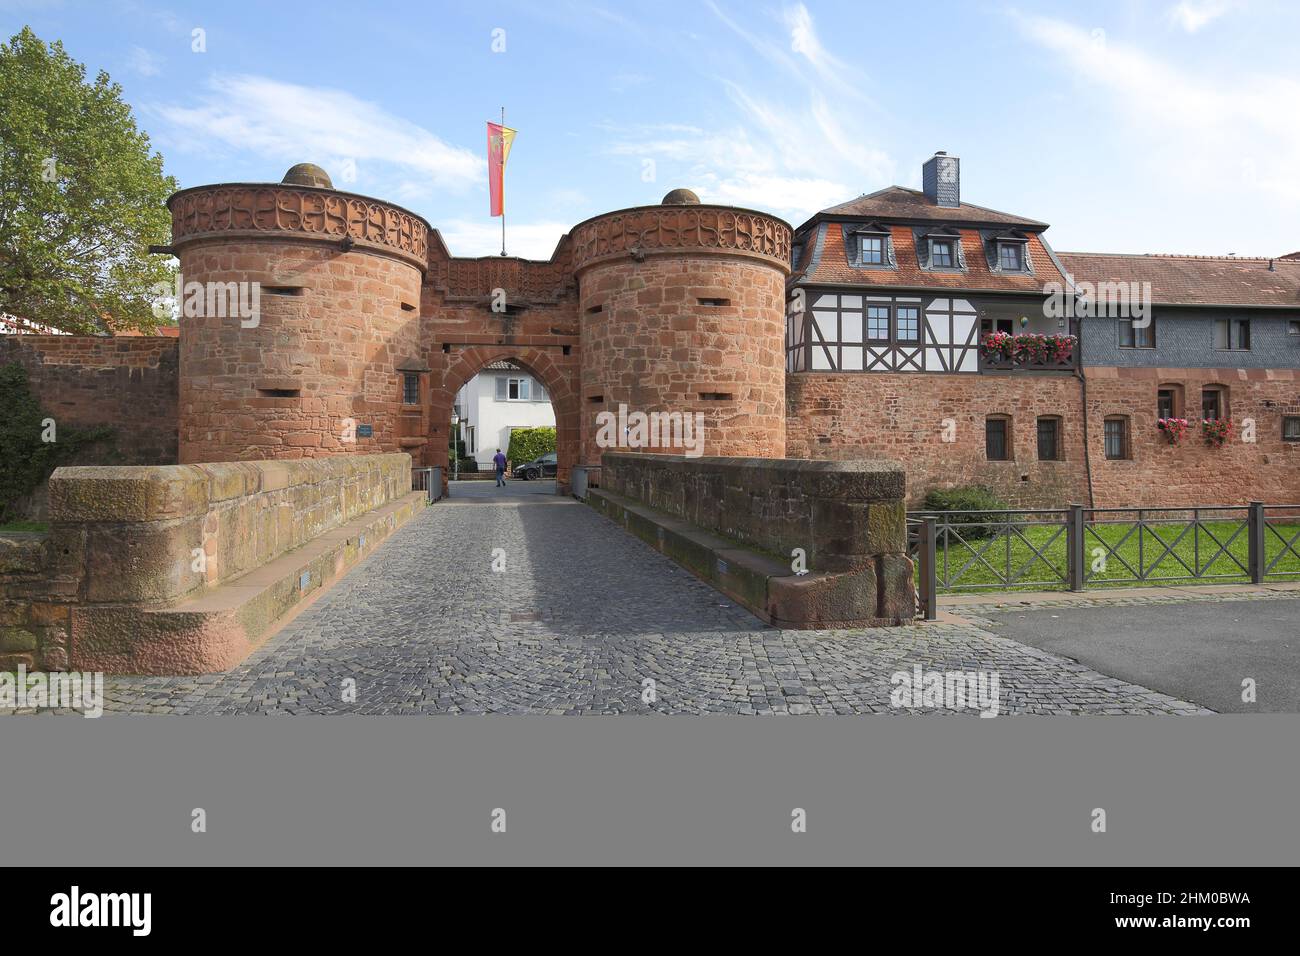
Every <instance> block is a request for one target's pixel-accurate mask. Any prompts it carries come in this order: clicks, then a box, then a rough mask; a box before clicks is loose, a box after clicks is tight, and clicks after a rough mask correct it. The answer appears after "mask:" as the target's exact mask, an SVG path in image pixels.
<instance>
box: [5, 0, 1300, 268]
mask: <svg viewBox="0 0 1300 956" xmlns="http://www.w3.org/2000/svg"><path fill="white" fill-rule="evenodd" d="M24 24H29V25H31V26H32V28H33V29H35V30H36V32H37V33H38V34H39V35H40V36H41V37H42V38H43V39H46V40H54V39H61V40H63V41H64V43H65V45H66V46H67V48H68V50H69V52H70V53H71V54H72V56H74V57H75V58H76V59H78V60H80V61H82V62H84V63H86V64H87V66H88V67H89V69H90V70H91V71H94V70H98V69H104V70H107V71H108V73H109V74H110V75H111V76H112V77H113V78H114V79H115V80H117V81H118V82H120V83H121V84H122V86H123V88H124V89H125V95H126V98H127V100H128V101H129V102H130V103H131V104H132V106H133V107H134V109H135V111H136V115H137V117H138V119H139V121H140V123H141V125H142V126H143V127H144V128H145V129H146V130H147V131H148V132H149V134H150V136H151V138H152V139H153V142H154V144H155V146H156V147H157V148H158V149H159V150H160V151H161V152H162V154H163V155H164V157H165V158H166V164H167V169H168V171H169V172H170V173H171V174H173V175H175V176H176V177H177V179H178V180H179V181H180V183H181V185H182V186H193V185H199V184H202V183H208V182H222V181H266V180H275V179H278V178H279V177H280V176H281V175H282V174H283V172H284V170H285V169H286V168H287V167H288V166H290V165H291V164H293V163H294V162H300V161H305V160H310V161H314V162H317V163H320V164H321V165H323V166H324V167H325V168H326V169H327V170H328V171H329V172H330V173H331V175H332V176H333V178H334V183H335V185H336V186H338V187H339V188H344V189H349V190H352V191H355V192H360V193H365V194H368V195H375V196H379V197H382V198H385V199H389V200H391V201H394V202H397V203H400V204H402V205H404V206H407V207H408V208H410V209H412V210H414V211H416V212H418V213H420V214H421V215H423V216H425V217H426V218H427V219H428V220H429V221H430V222H431V223H432V224H433V225H434V226H435V227H437V228H439V229H440V230H441V231H442V233H443V236H444V238H445V239H446V240H447V242H448V245H449V246H450V247H451V251H452V252H453V254H456V255H481V254H490V253H494V252H496V251H498V249H499V230H500V226H499V220H495V219H491V218H489V216H488V214H487V212H488V198H487V177H486V170H485V158H484V154H485V133H484V123H485V121H487V120H489V119H495V118H496V117H498V116H499V112H500V109H501V107H502V106H504V107H505V108H506V120H507V124H508V125H510V126H513V127H515V128H517V129H518V130H519V135H518V137H517V138H516V140H515V144H514V148H513V152H512V153H511V157H510V164H509V167H508V170H507V175H506V211H507V215H508V217H509V218H508V228H509V237H510V242H509V250H510V252H511V253H513V254H520V255H526V256H533V257H539V258H546V257H548V256H549V254H550V252H551V250H552V249H553V248H554V245H555V242H556V240H557V239H558V238H559V237H560V235H561V234H562V233H563V232H564V231H565V230H566V229H567V228H568V227H569V226H571V225H573V224H574V223H577V222H579V221H580V220H582V219H585V218H586V217H588V216H591V215H594V214H596V213H600V212H604V211H607V210H610V209H615V208H621V207H624V206H633V205H639V204H644V203H653V202H658V201H659V199H660V198H661V197H662V195H663V194H664V193H665V192H667V191H668V190H669V189H671V188H674V187H677V186H688V187H691V188H693V189H695V190H696V191H697V192H699V193H700V194H701V195H702V196H703V197H704V198H705V200H706V201H719V202H728V203H732V204H736V205H742V206H749V207H754V208H759V209H764V210H768V211H771V212H774V213H777V214H779V215H781V216H784V217H785V218H787V219H788V220H790V221H791V222H792V223H795V224H798V223H799V222H802V221H803V220H804V219H805V218H806V217H807V216H808V215H810V214H811V213H812V212H815V211H816V210H817V209H819V208H822V207H824V206H827V205H831V204H834V203H837V202H842V201H844V200H847V199H850V198H852V197H854V196H856V195H859V194H861V193H864V192H871V191H873V190H875V189H879V188H881V187H883V186H887V185H890V184H893V183H897V184H900V185H904V186H919V183H920V166H921V163H922V161H923V160H924V159H925V158H926V157H928V156H929V155H931V154H932V153H933V152H934V151H935V150H936V149H946V150H948V151H949V152H950V153H955V154H957V155H959V156H960V157H961V159H962V195H963V198H964V199H965V200H966V201H968V202H973V203H978V204H980V205H985V206H990V207H992V208H995V209H1002V210H1006V211H1010V212H1014V213H1019V214H1023V215H1025V216H1029V217H1032V218H1036V219H1042V220H1045V221H1047V222H1049V223H1051V224H1052V229H1051V230H1050V231H1049V233H1048V238H1049V240H1050V241H1051V242H1052V243H1053V244H1054V245H1055V247H1056V248H1058V249H1064V250H1072V251H1073V250H1085V251H1113V252H1188V253H1199V254H1225V253H1229V252H1233V253H1236V254H1238V255H1278V254H1284V253H1287V252H1291V251H1295V250H1298V249H1300V174H1298V171H1297V164H1298V163H1300V123H1298V122H1297V119H1296V117H1297V113H1298V112H1300V107H1298V106H1297V104H1300V68H1297V63H1296V60H1297V57H1296V48H1295V37H1296V36H1297V33H1298V31H1297V28H1298V27H1300V4H1296V3H1293V2H1285V0H1273V2H1270V0H1150V2H1113V3H1106V2H1098V3H1030V2H1023V3H1017V4H1015V5H1007V4H1003V3H996V2H981V0H973V2H951V3H949V2H929V3H899V2H889V3H882V2H877V0H856V2H844V3H841V2H825V3H823V2H816V0H806V2H804V3H798V2H793V3H782V2H779V0H778V2H774V3H764V2H762V0H759V2H753V0H714V2H701V3H694V2H691V3H686V2H682V3H675V2H667V0H659V2H649V3H642V2H618V3H615V2H605V3H589V2H578V0H574V2H568V0H545V2H534V3H491V2H466V3H439V2H412V3H401V2H388V3H384V2H374V3H370V2H360V3H357V2H351V3H335V2H331V0H316V2H313V3H310V4H301V3H252V2H237V0H223V2H205V3H184V2H174V3H150V2H145V0H99V2H76V0H63V2H57V0H55V2H42V0H0V28H2V29H3V33H4V34H5V36H6V37H7V36H9V35H11V34H13V33H14V32H16V31H17V30H18V29H19V28H21V27H22V26H23V25H24ZM196 28H198V29H201V30H203V31H204V40H205V43H206V50H205V51H204V52H194V51H193V50H192V46H193V31H194V30H195V29H196ZM494 31H504V33H503V34H502V33H494ZM494 38H495V40H496V46H498V47H500V46H501V40H502V39H504V47H505V48H504V51H502V52H494V50H493V46H494Z"/></svg>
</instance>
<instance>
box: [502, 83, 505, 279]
mask: <svg viewBox="0 0 1300 956" xmlns="http://www.w3.org/2000/svg"><path fill="white" fill-rule="evenodd" d="M505 135H506V108H505V107H504V106H503V107H501V141H502V149H503V150H504V148H505ZM505 194H506V167H505V163H502V164H501V255H503V256H504V255H505V254H506V201H505Z"/></svg>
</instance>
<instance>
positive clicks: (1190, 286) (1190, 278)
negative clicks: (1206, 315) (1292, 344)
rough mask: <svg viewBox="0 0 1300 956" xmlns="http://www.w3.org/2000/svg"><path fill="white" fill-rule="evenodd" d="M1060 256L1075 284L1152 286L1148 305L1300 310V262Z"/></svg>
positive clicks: (1085, 254) (1101, 254)
mask: <svg viewBox="0 0 1300 956" xmlns="http://www.w3.org/2000/svg"><path fill="white" fill-rule="evenodd" d="M1058 256H1059V257H1060V259H1061V262H1062V263H1063V264H1064V265H1065V268H1066V271H1068V272H1070V273H1071V274H1072V275H1073V276H1074V278H1075V279H1076V280H1077V281H1079V282H1092V283H1099V282H1108V281H1109V282H1150V283H1151V297H1152V301H1153V302H1154V303H1155V304H1157V305H1207V306H1210V305H1223V306H1257V307H1258V306H1274V307H1287V306H1289V307H1291V308H1297V309H1300V259H1291V258H1277V259H1272V260H1270V259H1254V258H1249V259H1248V258H1239V257H1236V256H1176V255H1121V254H1117V253H1105V252H1061V253H1058ZM1270 262H1272V264H1273V268H1272V270H1271V271H1270V269H1269V263H1270Z"/></svg>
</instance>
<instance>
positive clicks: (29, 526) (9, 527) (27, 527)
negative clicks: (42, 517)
mask: <svg viewBox="0 0 1300 956" xmlns="http://www.w3.org/2000/svg"><path fill="white" fill-rule="evenodd" d="M49 530H50V526H49V525H48V524H46V523H45V522H43V521H9V522H6V523H5V524H0V532H5V531H37V532H45V531H49Z"/></svg>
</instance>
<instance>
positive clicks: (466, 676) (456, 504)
mask: <svg viewBox="0 0 1300 956" xmlns="http://www.w3.org/2000/svg"><path fill="white" fill-rule="evenodd" d="M454 489H455V490H454V492H453V498H452V499H451V500H448V501H444V502H441V503H439V504H437V505H435V506H433V507H431V508H429V509H427V510H426V511H425V512H424V513H423V514H422V515H420V516H419V517H418V518H416V519H415V520H414V521H412V522H411V523H409V524H408V525H407V526H406V527H405V528H403V529H401V530H400V531H399V532H397V533H396V534H395V535H393V537H392V538H390V539H389V541H387V542H386V543H385V544H384V545H383V546H382V547H381V548H380V549H378V550H377V551H376V552H375V554H374V555H373V556H372V557H371V558H370V559H369V560H367V561H366V562H365V563H364V564H362V565H361V566H360V567H359V568H357V569H356V570H355V571H353V572H352V573H351V574H350V575H349V576H348V577H347V578H346V579H344V580H343V581H342V582H340V583H339V584H338V585H336V586H335V587H334V588H333V589H332V590H330V591H328V592H326V593H325V594H324V595H322V596H321V597H320V598H319V599H318V600H317V601H316V602H315V603H314V604H312V605H310V606H309V607H307V608H306V609H305V610H304V611H303V612H302V613H301V614H300V615H299V616H298V617H297V618H296V619H295V620H293V621H292V622H291V623H289V624H288V625H287V626H286V627H285V628H284V629H283V630H281V631H280V633H279V634H277V635H276V636H275V637H273V638H272V639H271V640H270V641H269V642H268V643H267V644H266V645H265V646H263V647H262V648H261V649H259V650H258V651H257V652H256V653H254V654H253V655H252V656H251V657H250V658H249V659H248V660H247V661H245V662H244V663H243V664H242V665H240V666H239V667H237V668H236V669H235V670H233V671H230V672H229V673H225V674H217V675H206V676H202V677H178V678H158V677H147V678H139V677H132V678H121V677H117V678H109V679H108V680H107V684H106V692H107V697H108V701H107V709H109V710H111V711H134V712H146V713H155V712H156V713H188V714H232V713H262V714H293V713H315V714H339V713H356V714H440V713H474V714H478V713H509V714H522V713H536V714H626V713H632V714H638V713H639V714H645V713H652V712H657V713H670V714H677V713H684V714H699V713H725V714H786V713H788V714H862V713H882V714H883V713H899V712H900V711H899V710H898V709H896V708H893V707H891V706H890V692H891V690H892V689H893V685H891V676H892V675H893V674H895V673H897V672H899V671H908V672H912V671H913V669H914V667H915V666H916V665H920V666H921V667H922V668H923V670H924V671H927V672H928V671H933V670H942V671H966V672H969V671H986V672H997V674H998V675H999V681H1000V687H1001V697H1002V701H1001V713H1080V712H1091V713H1144V714H1150V713H1195V712H1198V711H1200V708H1199V707H1197V706H1196V705H1193V704H1189V703H1185V702H1182V701H1179V700H1176V699H1174V698H1171V697H1169V696H1166V695H1164V694H1159V693H1156V692H1154V691H1150V690H1147V689H1145V688H1142V687H1138V686H1135V685H1133V684H1130V683H1126V682H1124V681H1121V680H1117V679H1113V678H1110V677H1106V676H1103V675H1101V674H1099V673H1097V672H1095V671H1092V670H1090V669H1088V668H1087V667H1084V666H1083V665H1080V664H1077V663H1075V662H1073V661H1071V660H1068V659H1066V658H1063V657H1060V656H1057V655H1055V654H1051V653H1047V652H1045V651H1041V650H1038V649H1035V648H1032V647H1029V646H1027V645H1024V644H1021V643H1018V642H1015V641H1012V640H1009V639H1006V638H1001V637H998V636H996V635H994V634H993V633H991V632H990V631H988V630H985V629H983V628H981V627H978V626H975V625H968V624H937V625H929V626H915V627H902V628H887V629H875V630H856V631H782V630H778V629H775V628H771V627H768V626H766V625H764V624H762V623H761V622H759V621H758V620H757V619H756V618H754V617H753V616H752V615H750V614H749V613H748V612H747V611H745V610H744V609H742V608H739V607H737V606H735V605H734V604H732V603H731V602H730V601H729V600H728V599H726V598H725V597H724V596H722V595H721V594H719V593H718V592H716V591H714V590H713V589H712V588H711V587H709V586H707V585H705V584H703V583H701V582H699V581H698V580H696V579H695V578H694V577H692V576H691V575H690V574H689V573H687V572H686V571H684V570H682V569H681V568H679V567H677V566H676V565H675V564H673V563H672V562H670V561H669V560H668V559H666V558H664V557H663V556H661V555H660V554H658V553H657V552H655V551H654V550H652V549H650V548H649V547H647V546H646V545H644V544H642V543H641V542H640V541H639V540H637V539H636V538H634V537H632V536H631V535H628V534H626V533H625V532H624V531H623V530H622V529H621V528H618V527H617V526H615V525H613V524H612V523H610V522H608V521H607V520H606V519H604V518H603V517H601V516H599V515H597V514H596V513H595V512H593V511H591V510H589V509H588V508H587V507H586V506H585V505H583V504H581V503H579V502H577V501H574V500H573V499H569V498H561V497H557V496H556V495H555V494H554V483H553V482H511V483H510V485H509V487H508V488H506V489H497V488H495V487H494V486H493V484H492V483H491V482H482V483H477V482H475V483H469V482H462V483H458V484H457V485H455V486H454ZM647 681H653V687H654V695H653V696H654V699H653V702H648V701H647V700H645V699H643V691H644V690H645V688H646V687H647V686H649V685H647V683H646V682H647ZM353 691H354V692H355V693H353ZM645 696H648V695H645ZM353 698H355V699H353ZM937 712H938V713H952V711H943V710H940V711H937ZM962 713H966V714H974V713H976V711H975V710H973V709H967V710H964V711H962Z"/></svg>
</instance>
